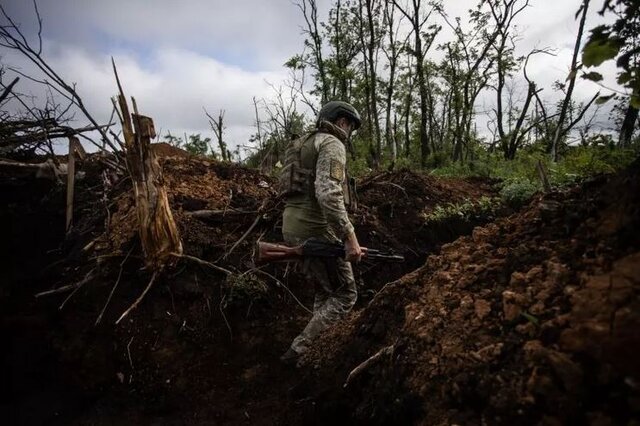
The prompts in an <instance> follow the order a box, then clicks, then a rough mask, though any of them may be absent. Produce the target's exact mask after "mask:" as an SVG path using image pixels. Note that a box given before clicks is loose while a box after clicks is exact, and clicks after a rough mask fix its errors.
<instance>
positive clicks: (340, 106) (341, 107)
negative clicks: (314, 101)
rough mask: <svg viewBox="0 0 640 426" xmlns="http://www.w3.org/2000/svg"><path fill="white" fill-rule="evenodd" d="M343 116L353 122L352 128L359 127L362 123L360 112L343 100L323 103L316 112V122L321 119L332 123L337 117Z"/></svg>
mask: <svg viewBox="0 0 640 426" xmlns="http://www.w3.org/2000/svg"><path fill="white" fill-rule="evenodd" d="M340 117H345V118H348V119H349V120H351V121H353V123H354V124H355V127H354V130H355V129H358V128H360V126H361V125H362V119H361V118H360V113H358V110H357V109H355V108H354V107H353V105H351V104H348V103H346V102H343V101H331V102H327V103H326V104H324V106H323V107H322V108H321V109H320V112H319V113H318V123H319V122H320V121H322V120H326V121H329V122H331V123H334V122H335V121H336V120H337V119H338V118H340Z"/></svg>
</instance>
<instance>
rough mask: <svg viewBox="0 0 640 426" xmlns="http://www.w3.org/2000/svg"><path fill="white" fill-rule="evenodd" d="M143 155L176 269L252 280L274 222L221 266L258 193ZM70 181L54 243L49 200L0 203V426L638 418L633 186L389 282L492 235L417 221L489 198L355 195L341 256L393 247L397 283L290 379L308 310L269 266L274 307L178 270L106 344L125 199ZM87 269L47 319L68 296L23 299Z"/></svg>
mask: <svg viewBox="0 0 640 426" xmlns="http://www.w3.org/2000/svg"><path fill="white" fill-rule="evenodd" d="M165 151H166V152H165ZM156 152H157V153H159V154H160V155H161V156H162V160H161V162H162V165H163V169H164V178H165V181H166V183H167V186H168V189H169V196H170V202H171V206H172V208H173V210H174V213H175V215H176V219H177V222H178V225H179V227H180V231H181V234H182V238H183V243H184V247H185V252H186V253H187V254H190V255H193V256H197V257H199V258H201V259H204V260H206V261H210V262H216V263H218V264H219V265H221V266H224V267H226V268H229V269H232V270H233V271H237V272H238V273H243V272H245V271H248V270H250V269H251V268H252V264H251V252H252V248H253V243H254V241H255V240H256V238H258V236H262V238H263V239H268V240H271V241H277V240H279V239H280V237H279V234H280V228H279V223H278V222H279V215H280V210H279V207H278V206H274V207H273V208H271V209H269V210H268V211H267V212H266V213H265V215H263V217H262V219H261V221H260V223H259V225H258V226H257V227H256V229H255V230H254V232H253V233H252V234H251V237H250V238H248V239H247V241H245V242H244V243H243V244H241V245H240V246H239V247H238V248H237V249H236V250H235V251H234V253H232V254H231V255H230V256H228V257H227V258H226V259H223V256H224V255H225V253H227V252H228V250H229V248H230V247H231V246H232V245H233V244H234V243H235V241H237V240H238V238H239V237H240V236H241V235H242V234H243V233H244V232H245V231H246V229H247V228H248V226H249V225H250V224H251V223H252V222H253V221H254V219H255V217H256V214H255V213H254V212H255V211H257V210H258V208H259V206H260V205H261V204H262V202H263V200H264V199H265V198H269V197H273V195H274V191H273V189H272V186H273V180H272V179H270V178H268V177H266V176H263V175H261V174H259V173H258V172H256V171H253V170H248V169H245V168H242V167H238V166H232V165H225V164H221V163H218V162H215V161H209V160H206V159H202V158H195V157H191V156H188V155H183V154H181V153H179V152H175V151H174V150H163V149H160V148H158V149H156ZM81 167H82V170H84V171H86V178H85V179H84V180H83V181H82V182H79V183H78V190H77V191H78V200H77V203H76V206H75V210H76V212H75V215H76V218H77V221H76V226H75V229H74V232H73V233H72V234H71V235H69V236H67V238H66V239H65V238H64V235H63V229H62V227H63V223H64V217H63V209H62V208H61V206H63V205H64V188H63V187H61V186H54V187H52V186H51V184H49V183H46V182H39V181H35V180H33V181H21V182H4V181H3V182H0V192H1V193H2V197H3V199H6V200H8V203H7V205H6V207H5V208H3V209H2V210H1V211H0V224H1V226H2V232H3V234H2V235H7V236H8V238H5V239H3V241H2V244H1V245H2V254H3V265H2V267H3V271H6V276H7V277H8V279H7V280H6V281H5V282H3V283H2V285H0V289H1V292H0V312H2V313H1V314H0V337H1V338H2V341H3V342H5V344H6V348H7V349H6V350H5V351H3V354H2V358H1V359H0V366H1V369H2V371H3V373H4V376H5V377H7V378H8V379H7V380H5V381H3V385H2V387H1V390H0V396H1V397H2V398H1V400H2V402H1V403H0V415H1V416H2V417H1V418H3V419H5V420H6V421H7V422H8V424H42V423H47V424H69V423H72V424H97V425H101V424H114V423H115V424H149V423H161V424H245V423H246V424H302V423H312V424H317V423H320V424H324V423H326V422H328V421H333V422H337V423H344V422H345V421H346V420H350V421H352V422H359V423H389V422H391V421H392V420H393V422H394V423H411V422H419V423H426V424H437V423H451V422H458V423H478V422H479V421H480V420H481V419H485V420H486V422H488V423H495V422H503V423H506V422H510V421H524V422H529V423H533V422H536V421H538V420H540V419H542V418H543V417H544V416H546V417H544V418H545V419H548V420H549V421H551V420H554V419H556V420H558V421H563V420H566V419H567V418H573V417H569V416H577V417H575V418H578V419H586V418H587V417H586V416H587V414H585V413H590V412H591V413H594V414H589V415H591V416H592V417H593V416H596V417H597V416H600V417H602V418H605V417H606V416H608V417H610V418H612V419H614V420H619V419H620V420H624V419H629V418H631V417H632V416H633V415H634V413H636V412H635V411H633V410H636V409H637V407H636V406H634V405H633V403H634V401H637V393H635V392H636V391H635V390H634V389H635V388H634V386H636V384H637V383H638V375H637V373H638V372H637V370H635V368H636V367H635V365H634V364H633V363H632V362H631V360H632V358H629V357H628V355H626V354H629V353H633V351H635V350H637V340H636V339H637V336H636V334H635V333H633V332H631V333H630V332H629V330H632V329H631V328H629V327H631V326H633V327H636V328H637V325H638V324H637V317H636V316H634V315H635V314H634V312H636V311H637V284H638V283H637V281H636V282H634V281H633V277H636V276H637V275H638V274H637V273H635V274H632V273H633V272H636V271H635V269H634V268H635V267H636V265H637V262H635V263H634V260H636V259H637V258H634V257H630V256H633V255H634V253H636V251H637V248H638V240H637V232H633V231H634V230H635V229H637V228H636V227H635V226H637V223H636V222H637V218H638V217H639V215H638V214H637V213H638V212H637V207H638V200H637V195H634V194H637V193H638V192H637V190H638V184H637V182H638V177H637V173H636V172H637V169H635V170H636V171H634V172H632V173H630V174H627V175H625V176H623V177H618V178H615V179H614V178H608V179H604V178H603V179H600V180H598V181H595V182H592V183H591V184H590V186H585V187H584V188H577V189H574V190H572V191H570V192H567V193H557V194H552V195H550V196H548V197H546V198H544V199H539V200H537V201H536V202H535V203H534V204H532V206H531V207H529V208H528V209H526V210H524V211H523V212H521V213H519V214H515V215H513V216H510V217H509V218H507V219H500V220H498V221H497V222H495V223H493V224H490V225H488V226H486V227H484V228H477V229H476V230H475V231H474V232H473V236H471V237H463V238H461V239H459V240H457V241H455V242H454V243H452V244H449V245H445V246H444V247H443V250H442V253H441V254H435V255H433V256H431V257H429V260H428V261H427V263H426V265H425V266H424V267H421V268H419V269H418V270H416V271H414V272H413V273H411V274H409V275H407V276H404V277H403V275H404V274H406V273H407V272H409V271H411V270H412V269H414V268H416V267H420V266H421V265H423V264H424V261H425V259H426V256H427V255H428V254H430V253H438V250H439V247H440V245H441V244H443V243H447V242H450V241H453V240H454V239H455V238H457V237H458V236H459V235H463V234H465V233H471V231H472V230H473V228H474V227H475V226H476V225H478V224H481V223H486V222H487V221H490V220H493V219H495V218H493V217H477V218H471V219H468V220H466V221H460V222H457V223H448V224H446V226H443V227H442V228H437V229H433V228H428V227H424V226H422V225H423V223H424V215H425V213H429V212H430V211H431V210H432V209H433V208H434V207H435V206H436V205H438V204H441V203H449V202H463V201H464V200H466V199H470V200H477V199H478V198H480V197H482V196H491V195H492V194H493V191H492V189H491V187H490V185H488V184H487V183H485V182H469V181H459V180H443V179H436V178H433V177H430V176H426V175H418V174H414V173H411V172H407V171H400V172H395V173H391V174H380V175H375V176H371V177H369V178H367V179H365V180H364V181H363V182H362V184H361V188H360V191H359V194H360V206H359V209H358V211H357V212H356V213H355V214H354V221H355V222H356V227H357V229H358V233H359V235H358V236H359V239H360V240H361V241H362V243H363V244H365V245H370V246H372V247H382V246H390V247H392V248H393V249H394V250H396V251H397V252H400V253H403V254H405V256H406V257H407V259H408V262H407V263H406V264H405V265H383V264H377V265H375V264H367V263H365V264H363V265H360V267H359V268H358V275H359V281H360V295H361V297H360V301H359V304H358V305H357V308H356V311H355V312H354V314H353V315H352V316H351V318H350V319H349V320H348V321H345V322H344V324H342V325H340V326H339V327H337V328H336V329H334V330H333V331H332V332H331V333H328V334H327V335H325V336H324V337H323V339H322V341H321V342H319V345H318V346H317V347H316V349H315V350H314V351H313V352H312V353H311V354H310V355H309V356H308V357H306V358H305V363H306V365H307V366H312V367H313V368H308V367H303V368H301V369H292V368H285V367H284V366H282V365H281V364H280V363H279V361H278V357H279V355H280V354H281V353H282V352H284V350H285V349H286V348H287V346H288V344H289V342H290V340H291V339H292V338H293V337H294V336H295V335H296V334H297V333H298V332H299V331H300V329H301V328H302V327H303V326H304V323H305V322H306V320H308V314H307V312H305V310H304V309H302V308H301V307H300V306H299V305H298V303H297V302H296V301H295V300H294V298H293V297H292V296H291V294H290V293H289V291H291V293H293V294H294V295H295V296H296V297H297V298H298V299H300V301H301V303H302V304H304V305H307V306H309V305H310V304H311V303H310V301H311V299H312V289H311V288H309V286H307V285H306V283H305V282H304V281H303V280H301V279H300V276H299V275H298V274H297V273H296V272H295V271H288V270H287V271H285V268H284V267H281V266H277V267H275V266H270V267H269V268H267V269H265V272H267V273H269V274H271V275H274V276H275V277H276V278H278V279H279V280H280V281H281V282H282V283H283V284H284V285H285V286H286V287H287V289H288V290H289V291H287V290H286V289H284V288H282V286H280V285H278V284H277V283H276V282H275V281H274V280H272V279H271V278H268V277H267V276H266V275H262V274H260V273H255V272H254V273H247V274H245V275H243V276H242V277H241V278H234V279H227V280H225V276H224V275H222V274H220V273H219V272H216V271H212V270H211V269H208V268H205V267H202V266H198V265H196V264H194V263H191V262H188V261H181V262H180V263H179V264H178V265H177V267H176V269H175V270H174V271H172V272H171V273H168V274H165V276H164V277H163V278H162V280H160V281H159V282H157V283H156V284H155V286H154V288H153V289H152V291H151V292H150V293H149V294H148V295H147V297H146V298H145V300H144V301H143V303H142V304H141V305H140V306H139V308H138V309H137V310H135V311H134V312H133V313H132V315H131V316H130V317H129V318H128V319H127V320H125V321H124V322H123V323H121V324H120V325H119V326H114V321H115V320H116V319H117V318H118V317H119V316H120V314H121V313H122V312H123V311H124V310H125V309H126V308H127V307H129V306H130V305H131V303H132V302H133V300H135V298H136V297H138V295H139V294H140V292H141V291H142V289H143V288H144V287H145V286H146V284H147V282H148V280H149V273H148V272H147V271H144V270H143V269H141V266H142V261H141V258H140V256H141V255H140V249H139V246H138V245H139V243H138V241H137V237H136V232H135V226H136V224H135V216H134V215H133V214H132V207H133V206H132V198H131V196H130V195H129V183H128V182H122V183H121V184H119V185H117V186H116V187H114V188H112V189H111V191H110V198H109V202H108V203H106V204H105V203H103V202H102V201H101V200H102V194H101V190H102V182H101V180H100V176H101V173H100V168H99V166H98V165H97V164H95V163H94V162H92V161H91V159H89V160H88V161H87V162H85V164H83V165H82V166H81ZM625 179H626V180H625ZM632 190H635V192H632ZM624 194H627V196H626V198H623V197H622V195H624ZM614 200H617V201H618V202H617V203H615V204H614ZM620 200H622V201H624V202H620ZM540 202H542V207H540ZM201 209H219V210H220V209H222V210H229V211H230V212H231V211H233V212H244V213H241V214H229V215H225V216H224V217H221V218H218V219H216V220H209V221H203V220H197V219H194V218H192V217H190V216H189V215H188V212H190V211H194V210H201ZM634 209H635V210H634ZM107 211H108V212H109V213H108V214H107ZM634 215H635V216H634ZM105 224H107V225H106V226H107V229H108V232H107V233H106V234H104V231H105ZM625 227H626V228H625ZM87 246H89V247H90V249H89V250H84V251H83V248H85V249H86V247H87ZM627 257H628V258H627ZM625 258H627V260H624V259H625ZM96 262H97V263H96ZM616 262H618V263H616ZM96 265H97V269H96V271H97V273H96V278H95V279H94V280H93V281H91V282H89V283H88V284H86V285H85V286H84V287H82V289H81V290H80V291H78V292H77V293H76V294H75V295H74V296H73V297H72V298H71V299H69V301H68V302H67V304H66V305H65V306H64V308H63V309H59V306H60V304H61V303H62V302H63V301H64V300H65V298H66V297H67V296H68V293H65V294H60V295H55V296H49V297H44V298H39V299H34V298H33V294H34V293H37V292H39V291H43V290H47V289H51V288H57V287H60V286H62V285H65V284H69V283H73V282H77V281H79V280H80V279H81V278H82V277H84V276H85V275H86V273H87V272H88V271H89V270H90V269H91V268H93V267H96ZM121 265H122V266H121ZM45 266H47V267H46V268H45ZM518 273H521V274H520V275H522V276H520V275H519V274H518ZM120 274H121V280H120V282H119V286H118V288H117V290H116V291H115V293H114V297H113V300H112V302H111V303H110V305H109V307H108V308H107V310H106V313H105V316H104V319H103V321H102V323H101V324H99V325H98V326H94V322H95V320H96V318H97V316H98V314H99V313H100V311H101V310H102V308H103V306H104V304H105V301H106V300H107V297H108V294H109V293H110V291H111V290H112V287H113V285H114V283H115V282H116V280H117V277H118V275H120ZM629 274H632V275H629ZM626 276H629V277H628V279H627V278H625V279H626V280H627V281H625V280H623V279H622V278H620V282H621V283H623V284H620V287H619V288H618V284H616V285H611V286H610V287H607V289H606V291H604V290H603V286H604V284H603V283H605V282H607V280H609V281H612V282H618V279H619V277H626ZM401 277H402V278H401ZM607 277H609V278H607ZM610 277H613V278H610ZM394 280H397V281H395V282H393V283H392V284H388V285H386V286H384V285H385V283H387V282H390V281H394ZM382 286H384V288H383V289H382V290H381V291H378V290H380V288H381V287H382ZM618 291H619V292H620V293H618ZM597 297H600V299H601V300H599V301H598V302H597V303H592V302H593V301H594V300H596V298H597ZM634 309H635V311H634ZM585 318H586V319H588V320H589V321H583V319H585ZM602 324H606V330H605V331H606V332H603V331H602V330H603V328H602V327H603V326H602ZM612 324H614V325H612ZM585 333H586V334H585ZM588 333H592V334H588ZM598 333H599V334H598ZM585 336H588V337H589V338H588V339H587V338H586V337H585ZM625 339H626V340H625ZM388 345H393V348H394V349H393V354H392V355H391V356H384V357H381V358H379V360H378V361H376V362H374V363H373V364H372V365H371V366H369V367H368V368H366V369H365V370H364V371H363V372H362V373H361V374H359V375H357V376H356V377H355V378H354V379H353V380H352V381H351V382H350V383H349V386H348V387H347V388H346V389H345V388H343V383H344V381H345V379H346V377H347V375H348V373H349V372H350V371H351V370H352V369H353V368H354V367H355V366H356V365H358V364H359V363H361V362H362V361H364V360H365V359H367V358H368V357H370V356H371V355H373V354H374V353H376V352H377V351H378V350H379V349H381V348H383V347H385V346H388ZM634 345H635V346H634ZM321 348H322V349H321ZM603 348H605V350H603ZM630 351H631V352H630ZM567 366H568V367H567ZM565 370H567V371H569V372H568V373H565ZM576 377H578V378H576ZM603 395H604V396H603ZM633 398H636V399H635V400H634V399H633ZM585 407H587V408H588V409H585ZM634 407H636V408H634ZM583 409H584V410H583ZM580 410H583V411H580ZM596 417H593V418H596ZM523 419H524V420H523Z"/></svg>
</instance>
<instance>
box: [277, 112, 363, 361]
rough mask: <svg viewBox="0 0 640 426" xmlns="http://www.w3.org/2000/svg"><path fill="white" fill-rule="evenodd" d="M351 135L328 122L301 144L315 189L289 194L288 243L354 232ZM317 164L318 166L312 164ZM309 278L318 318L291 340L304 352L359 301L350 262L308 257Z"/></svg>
mask: <svg viewBox="0 0 640 426" xmlns="http://www.w3.org/2000/svg"><path fill="white" fill-rule="evenodd" d="M346 139H347V135H346V133H345V132H344V131H343V130H342V129H340V128H339V127H337V126H335V125H333V124H331V123H329V122H326V121H323V122H321V123H320V125H319V129H318V131H317V132H315V133H313V134H311V135H310V136H308V137H307V139H306V140H305V141H304V142H303V145H302V150H301V152H302V162H303V165H304V166H305V167H309V168H312V169H313V170H315V180H314V181H313V188H312V190H311V191H308V193H306V194H305V193H302V194H298V195H295V196H290V197H288V198H287V203H286V207H285V211H284V214H283V224H282V231H283V236H284V239H285V241H286V242H287V243H289V244H292V245H296V244H300V243H302V242H304V241H305V240H306V239H308V238H317V239H321V240H324V241H343V240H344V239H345V238H346V237H347V236H348V235H349V234H350V233H352V232H353V225H352V224H351V222H350V221H349V217H348V215H347V210H346V207H345V196H346V197H348V189H347V183H346V172H345V163H346V152H345V146H344V142H345V141H346ZM314 162H315V165H314V164H313V163H314ZM302 271H303V273H304V275H305V277H306V279H307V280H308V281H310V282H313V283H314V284H315V290H316V293H315V300H314V303H313V316H312V318H311V320H310V321H309V323H308V324H307V326H306V327H305V329H304V330H303V331H302V333H300V335H299V336H298V337H296V338H295V339H294V341H293V343H292V344H291V349H293V350H294V351H295V352H296V353H298V354H300V353H303V352H305V351H306V350H307V348H308V346H309V344H310V343H311V341H312V340H313V339H314V338H315V337H317V336H318V335H319V334H320V333H321V332H322V331H324V330H325V329H326V328H328V327H329V326H330V325H331V324H333V323H335V322H336V321H338V320H339V319H341V318H342V317H344V316H345V315H346V314H347V313H348V312H349V311H350V310H351V308H352V307H353V305H354V304H355V302H356V299H357V290H356V283H355V279H354V277H353V270H352V269H351V264H350V263H349V262H347V261H345V260H344V259H338V258H330V259H327V258H306V259H304V261H303V263H302Z"/></svg>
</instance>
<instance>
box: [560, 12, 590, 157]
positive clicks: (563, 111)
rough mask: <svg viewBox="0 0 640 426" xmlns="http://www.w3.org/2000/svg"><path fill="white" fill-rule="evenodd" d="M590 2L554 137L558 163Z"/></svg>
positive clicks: (576, 44) (583, 14)
mask: <svg viewBox="0 0 640 426" xmlns="http://www.w3.org/2000/svg"><path fill="white" fill-rule="evenodd" d="M589 2H590V0H583V3H582V16H581V18H580V26H579V27H578V35H577V37H576V43H575V46H574V48H573V59H572V60H571V72H570V73H569V86H568V88H567V93H566V95H565V97H564V101H562V107H561V109H560V117H559V118H558V125H557V126H556V132H555V135H554V137H553V143H552V145H551V155H552V158H553V161H558V145H559V144H560V138H561V137H562V136H563V135H564V134H565V133H566V132H565V131H564V129H563V126H564V120H565V118H566V116H567V109H568V108H569V103H571V96H572V95H573V88H574V87H575V84H576V77H577V74H578V54H579V53H580V44H581V43H582V33H583V32H584V24H585V21H586V20H587V11H588V10H589Z"/></svg>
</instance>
